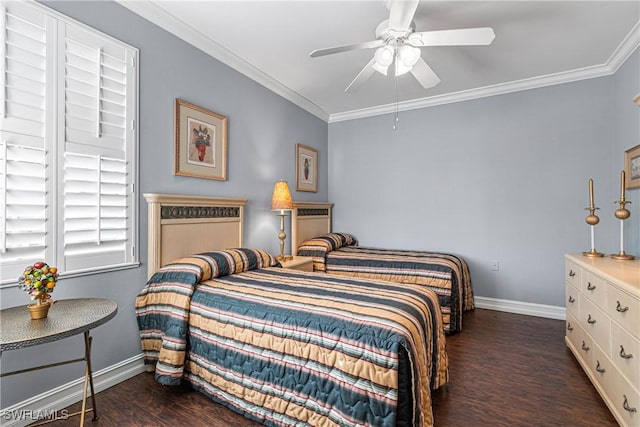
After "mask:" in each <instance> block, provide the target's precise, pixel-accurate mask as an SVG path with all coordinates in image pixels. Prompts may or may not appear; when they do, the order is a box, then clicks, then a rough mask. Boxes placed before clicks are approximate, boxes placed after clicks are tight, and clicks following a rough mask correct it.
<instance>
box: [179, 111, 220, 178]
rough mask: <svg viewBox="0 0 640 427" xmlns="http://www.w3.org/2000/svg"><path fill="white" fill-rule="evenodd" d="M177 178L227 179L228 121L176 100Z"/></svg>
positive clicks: (218, 115)
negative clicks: (178, 176)
mask: <svg viewBox="0 0 640 427" xmlns="http://www.w3.org/2000/svg"><path fill="white" fill-rule="evenodd" d="M174 114H175V175H180V176H191V177H195V178H206V179H216V180H219V181H226V180H227V118H226V117H225V116H223V115H221V114H218V113H214V112H213V111H210V110H207V109H205V108H202V107H199V106H197V105H194V104H191V103H189V102H187V101H184V100H182V99H176V105H175V111H174Z"/></svg>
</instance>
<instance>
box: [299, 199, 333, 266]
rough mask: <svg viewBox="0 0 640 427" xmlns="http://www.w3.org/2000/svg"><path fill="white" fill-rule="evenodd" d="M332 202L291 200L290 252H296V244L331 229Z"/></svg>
mask: <svg viewBox="0 0 640 427" xmlns="http://www.w3.org/2000/svg"><path fill="white" fill-rule="evenodd" d="M332 208H333V203H324V202H293V210H292V211H291V253H293V254H296V253H297V252H298V246H300V244H301V243H302V242H304V241H305V240H309V239H312V238H314V237H318V236H321V235H323V234H326V233H329V232H330V231H331V210H332Z"/></svg>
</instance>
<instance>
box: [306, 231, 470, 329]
mask: <svg viewBox="0 0 640 427" xmlns="http://www.w3.org/2000/svg"><path fill="white" fill-rule="evenodd" d="M297 254H298V255H299V256H310V257H313V266H314V270H316V271H324V272H326V273H328V274H334V275H341V276H348V277H359V278H368V279H377V280H388V281H392V282H398V283H407V284H418V285H423V286H426V287H428V288H429V289H431V290H433V291H434V292H435V293H436V294H437V295H438V297H439V301H440V308H441V310H442V316H443V323H444V329H445V332H446V333H456V332H460V331H461V330H462V312H463V311H466V310H472V309H473V308H474V301H473V290H472V288H471V276H470V274H469V267H468V265H467V263H466V262H465V261H464V259H463V258H461V257H459V256H457V255H453V254H447V253H441V252H427V251H409V250H394V249H378V248H365V247H361V246H357V240H356V239H355V237H353V236H352V235H350V234H347V233H329V234H327V235H325V236H320V237H317V238H314V239H311V240H309V241H306V242H304V243H302V244H301V245H300V247H299V248H298V251H297Z"/></svg>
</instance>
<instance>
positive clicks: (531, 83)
mask: <svg viewBox="0 0 640 427" xmlns="http://www.w3.org/2000/svg"><path fill="white" fill-rule="evenodd" d="M609 74H612V72H611V70H610V69H609V67H607V66H602V65H600V66H595V67H588V68H583V69H581V70H574V71H570V72H565V73H556V74H549V75H546V76H540V77H534V78H530V79H523V80H517V81H514V82H509V83H500V84H496V85H492V86H485V87H481V88H476V89H469V90H464V91H460V92H453V93H446V94H442V95H436V96H430V97H426V98H420V99H412V100H410V101H402V102H399V103H398V104H397V106H396V104H395V103H392V104H385V105H379V106H375V107H370V108H363V109H360V110H353V111H345V112H343V113H336V114H331V115H330V116H329V123H335V122H341V121H345V120H353V119H360V118H365V117H371V116H378V115H381V114H389V113H394V112H395V111H409V110H417V109H420V108H426V107H434V106H436V105H444V104H452V103H454V102H461V101H470V100H472V99H479V98H486V97H489V96H496V95H504V94H507V93H512V92H520V91H523V90H529V89H536V88H541V87H546V86H552V85H558V84H563V83H570V82H575V81H578V80H585V79H592V78H594V77H601V76H605V75H609Z"/></svg>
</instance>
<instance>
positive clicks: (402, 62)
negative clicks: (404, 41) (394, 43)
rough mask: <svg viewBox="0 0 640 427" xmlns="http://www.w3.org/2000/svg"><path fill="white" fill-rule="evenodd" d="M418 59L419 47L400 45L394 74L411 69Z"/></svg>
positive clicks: (404, 72) (399, 74) (400, 73)
mask: <svg viewBox="0 0 640 427" xmlns="http://www.w3.org/2000/svg"><path fill="white" fill-rule="evenodd" d="M418 59H420V49H418V48H417V47H413V46H409V45H404V46H402V47H401V48H400V49H399V51H398V57H397V58H396V76H401V75H403V74H406V73H408V72H409V71H411V69H412V68H413V66H414V65H416V62H418Z"/></svg>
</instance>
